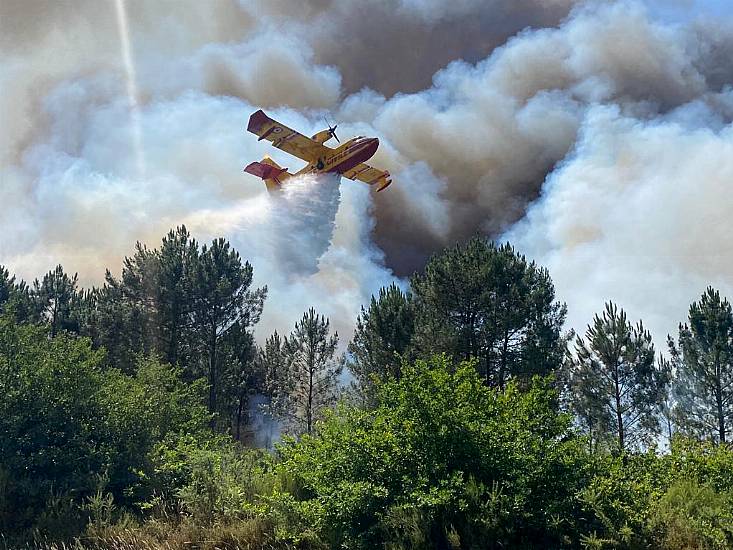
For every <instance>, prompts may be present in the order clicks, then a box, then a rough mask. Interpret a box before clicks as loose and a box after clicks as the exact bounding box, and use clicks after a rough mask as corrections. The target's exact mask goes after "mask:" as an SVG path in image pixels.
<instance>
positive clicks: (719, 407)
mask: <svg viewBox="0 0 733 550" xmlns="http://www.w3.org/2000/svg"><path fill="white" fill-rule="evenodd" d="M715 408H716V413H717V415H718V438H719V440H720V443H725V412H724V410H723V390H722V389H721V387H720V379H718V380H717V383H716V388H715Z"/></svg>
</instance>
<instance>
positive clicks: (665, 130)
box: [0, 0, 733, 337]
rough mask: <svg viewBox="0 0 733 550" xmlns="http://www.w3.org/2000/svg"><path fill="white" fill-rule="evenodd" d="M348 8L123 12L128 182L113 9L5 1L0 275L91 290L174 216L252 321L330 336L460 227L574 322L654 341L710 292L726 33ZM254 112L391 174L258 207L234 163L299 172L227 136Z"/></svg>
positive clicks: (418, 8) (400, 5)
mask: <svg viewBox="0 0 733 550" xmlns="http://www.w3.org/2000/svg"><path fill="white" fill-rule="evenodd" d="M367 4H368V3H363V2H357V1H356V0H353V1H347V2H331V1H328V0H311V1H309V2H306V3H302V2H298V3H297V8H296V7H295V4H294V3H293V2H289V1H285V0H277V1H274V2H269V1H268V2H265V1H264V0H251V1H245V0H242V1H241V2H233V1H232V2H212V3H201V2H184V3H181V2H175V3H174V2H170V3H166V2H160V3H150V2H143V1H139V0H135V1H133V0H128V1H127V2H126V7H127V14H128V20H129V23H130V34H131V36H130V39H131V44H132V49H133V52H132V53H133V58H134V61H135V65H136V66H135V68H136V74H137V87H138V90H139V98H138V101H139V104H140V124H141V133H142V143H143V154H144V158H145V166H146V171H145V173H144V174H142V175H139V174H137V173H136V171H135V168H134V167H135V154H134V152H133V151H132V143H133V140H132V138H131V136H132V130H133V129H132V128H131V124H132V122H131V117H130V109H129V98H128V97H127V92H126V90H127V87H126V84H127V83H126V78H127V75H126V73H125V69H124V66H123V62H122V56H121V53H120V36H119V31H118V22H117V20H116V17H115V9H114V2H109V3H107V2H96V1H94V2H92V1H85V2H75V3H61V2H50V1H49V2H46V1H38V0H34V1H30V2H29V1H27V0H25V1H22V2H21V1H18V0H7V1H5V2H3V3H2V5H0V49H1V50H2V57H0V86H1V87H2V89H3V94H2V95H1V96H0V116H1V117H2V124H3V132H2V133H0V178H1V182H2V185H0V207H1V209H0V230H2V232H3V238H2V240H1V241H0V263H5V264H7V265H8V267H9V268H10V269H11V270H12V271H15V272H17V273H18V274H19V275H22V276H26V277H30V276H34V275H36V274H37V273H42V272H45V271H47V270H48V269H49V268H50V267H51V266H53V265H55V264H57V263H59V262H60V263H62V264H64V266H65V268H66V270H67V271H70V272H73V271H77V270H78V271H79V272H80V275H81V276H82V282H84V283H86V284H90V283H93V282H95V281H98V280H99V279H101V276H102V274H103V270H104V268H105V267H110V268H112V269H113V270H115V268H116V266H119V265H120V260H121V258H122V257H123V256H124V255H125V254H129V253H130V252H131V248H130V243H131V242H132V241H134V240H135V239H140V240H142V241H144V242H147V243H151V244H155V243H157V242H158V240H159V239H160V237H161V236H162V235H163V234H164V233H165V231H167V229H168V228H170V227H173V226H175V225H178V224H180V223H186V224H187V225H188V226H189V228H190V229H191V230H192V231H193V232H194V234H196V235H197V236H199V237H202V238H208V237H209V236H212V235H213V234H219V233H223V234H224V235H225V236H226V237H228V238H229V239H231V240H232V243H233V244H235V246H238V248H239V250H240V252H241V253H242V255H243V256H244V257H245V258H248V259H250V260H251V262H252V264H253V266H254V268H255V277H256V284H262V283H268V284H269V285H270V287H271V293H270V296H271V300H273V301H274V300H277V298H276V297H277V296H278V295H280V296H282V297H283V298H282V301H281V302H280V303H273V302H270V303H268V304H266V306H265V315H264V317H263V320H264V322H263V324H262V325H263V327H265V328H264V329H263V330H267V329H272V328H283V327H289V326H290V325H292V323H293V322H294V321H295V320H296V319H297V318H298V317H299V316H300V314H301V313H302V311H303V310H304V309H307V307H308V306H309V305H316V304H317V305H318V306H319V309H320V310H321V311H322V312H323V313H325V314H327V315H329V316H331V318H332V321H333V322H334V325H335V328H336V329H337V330H338V331H339V332H340V333H341V334H347V333H348V329H349V328H350V323H352V322H353V318H354V317H355V313H356V312H357V311H358V305H359V304H361V303H365V302H366V301H367V299H368V296H369V294H371V293H373V292H375V291H376V290H377V289H378V288H379V286H381V285H382V284H384V283H385V282H388V281H389V280H390V279H391V273H390V271H391V272H393V273H394V274H396V275H397V276H403V275H406V274H408V273H410V272H411V271H412V270H414V269H417V268H419V267H421V266H422V265H423V263H424V261H425V259H426V258H427V257H428V256H429V255H430V254H431V253H432V252H434V251H436V250H437V249H439V248H440V247H442V246H445V245H447V244H451V243H453V242H455V241H457V240H462V239H465V238H467V237H469V236H471V235H473V234H475V233H477V232H479V233H482V234H486V235H489V236H491V237H508V238H510V239H512V241H513V242H514V244H515V245H516V246H517V248H518V249H519V250H520V251H524V252H527V253H528V254H530V255H531V256H532V257H533V258H535V259H537V260H538V261H539V262H540V263H543V264H545V265H547V266H548V267H549V269H550V273H551V274H552V276H553V278H554V280H555V283H556V286H557V289H558V297H559V298H560V299H562V300H565V301H567V302H568V305H569V321H570V324H571V325H572V326H575V327H577V328H582V326H584V325H585V324H586V323H587V322H588V320H589V319H590V316H591V314H592V312H593V311H596V310H598V309H599V307H600V305H601V304H602V303H603V302H604V301H605V300H607V299H612V300H614V301H617V302H618V303H620V304H621V305H622V306H624V307H625V309H627V311H629V314H630V315H631V316H633V317H640V316H641V317H643V318H644V319H645V321H646V322H647V323H648V324H649V326H650V327H651V328H652V329H653V330H654V331H655V335H657V337H660V336H661V335H662V334H663V333H664V332H667V331H671V330H672V329H673V324H674V320H676V319H680V318H682V317H683V316H684V312H683V311H678V309H677V308H678V307H679V304H684V303H686V302H688V301H689V300H691V299H693V298H694V297H695V296H697V295H698V294H699V293H700V291H701V289H702V288H704V287H705V286H706V285H707V284H708V283H712V284H714V285H716V286H719V287H720V288H721V289H722V290H723V291H724V293H727V294H728V295H730V294H731V292H730V291H731V290H733V287H732V286H731V283H730V281H731V280H733V278H732V276H733V260H731V257H732V256H731V250H730V246H731V245H730V242H729V241H730V239H729V238H728V236H729V234H730V221H729V219H728V217H727V215H726V212H729V211H730V207H731V206H733V204H732V203H733V199H731V194H730V192H729V188H728V186H729V182H730V181H731V176H732V175H733V174H730V173H729V172H731V171H732V170H733V168H731V165H730V161H729V159H730V158H733V157H731V154H730V153H731V150H730V149H731V142H732V140H731V129H730V122H731V119H732V118H733V95H732V93H731V92H730V90H729V85H730V84H731V83H732V82H733V62H732V61H731V59H733V56H731V53H733V26H732V25H731V23H730V22H726V21H724V20H717V21H713V20H706V19H704V18H702V19H695V20H693V19H692V13H691V12H690V13H689V15H688V17H686V18H685V19H684V20H682V21H677V22H675V23H671V22H665V21H663V20H662V19H660V18H659V17H658V16H657V14H656V11H654V10H653V9H648V8H646V7H645V6H644V5H643V4H642V2H641V1H632V0H629V1H624V0H622V1H618V2H573V1H571V0H555V1H550V2H547V1H540V0H522V1H520V2H510V1H508V0H506V1H500V0H494V1H490V2H486V1H483V2H481V1H474V0H463V1H460V2H452V3H450V8H451V9H450V10H448V9H446V6H448V4H446V3H445V2H438V1H431V0H399V1H398V0H392V1H386V0H385V1H384V2H380V3H373V4H374V5H372V6H369V8H367V7H366V6H367ZM680 9H682V10H684V8H680ZM258 107H263V108H267V109H268V112H269V113H270V114H271V115H272V116H274V117H276V118H279V119H282V121H283V122H285V123H286V124H289V125H292V126H294V127H297V128H299V129H302V130H303V131H305V132H309V131H314V130H316V129H320V127H321V126H323V120H322V118H323V115H324V114H327V113H328V114H330V116H331V118H333V119H335V120H337V121H339V122H340V123H341V124H340V126H339V134H340V136H341V137H342V138H343V137H350V135H356V134H360V135H377V136H379V137H380V139H381V142H382V145H381V147H380V150H379V152H378V154H377V156H376V157H375V159H374V163H375V164H379V165H380V166H384V167H386V168H388V169H389V170H390V171H391V172H392V173H393V175H394V180H395V184H394V185H393V186H392V187H390V189H389V190H388V191H386V192H385V193H380V194H379V195H376V196H374V195H373V194H370V193H369V192H368V191H367V190H365V189H362V188H360V187H359V186H358V184H356V183H351V182H348V181H344V182H342V185H341V191H340V194H339V193H337V192H336V191H337V190H336V189H335V187H334V186H333V185H332V183H329V182H323V184H321V182H315V181H304V182H299V183H297V185H298V186H304V187H301V188H296V189H294V191H293V192H292V195H291V196H290V198H291V199H293V198H296V197H298V198H301V197H305V196H309V197H310V199H309V200H310V201H311V202H305V203H304V202H302V201H293V202H290V203H288V202H287V200H288V198H287V197H286V198H285V199H283V200H285V201H286V203H285V205H283V204H280V205H278V204H277V203H276V202H273V201H272V200H270V199H268V198H267V196H266V194H265V191H264V186H263V185H261V184H260V182H258V181H256V180H255V179H254V178H251V177H249V176H246V175H243V174H241V169H242V167H243V166H244V165H245V164H246V163H248V162H250V161H251V160H257V159H260V158H262V156H263V155H264V154H272V156H273V157H274V158H275V160H277V161H278V162H279V163H280V164H282V165H283V166H287V167H289V168H291V169H293V170H295V169H298V168H299V167H300V165H301V164H300V163H298V162H297V161H296V160H294V159H291V158H288V157H287V156H282V155H278V154H277V153H278V152H277V151H275V152H273V151H272V150H271V148H270V147H269V146H267V144H264V143H262V142H261V143H257V142H256V140H255V139H254V138H253V136H251V135H248V134H246V133H245V132H244V127H245V125H246V117H247V116H248V115H249V114H250V113H251V112H252V111H254V110H255V109H256V108H258ZM306 188H307V189H310V190H313V191H314V194H313V195H312V196H311V194H310V193H308V192H307V191H306V190H305V189H306ZM298 193H302V195H298ZM85 278H86V279H85ZM268 315H270V316H271V317H268ZM660 333H662V334H660Z"/></svg>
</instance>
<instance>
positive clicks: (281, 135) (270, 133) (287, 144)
mask: <svg viewBox="0 0 733 550" xmlns="http://www.w3.org/2000/svg"><path fill="white" fill-rule="evenodd" d="M247 130H249V131H250V132H252V133H253V134H255V135H257V136H259V140H258V141H260V140H263V139H266V140H268V141H271V142H272V145H273V146H275V147H277V148H278V149H282V150H283V151H285V152H286V153H289V154H291V155H293V156H295V157H298V158H299V159H302V160H305V161H307V162H313V161H315V160H316V159H317V158H318V157H320V156H321V155H323V154H324V153H326V152H327V151H328V150H329V148H328V147H326V146H325V145H323V144H322V143H318V142H317V141H313V140H312V139H310V138H308V137H306V136H304V135H303V134H301V133H299V132H296V131H295V130H292V129H290V128H288V127H287V126H285V125H284V124H280V123H279V122H278V121H276V120H273V119H271V118H270V117H269V116H267V115H266V114H265V113H264V111H262V110H259V111H257V112H256V113H253V114H252V116H250V117H249V124H248V125H247Z"/></svg>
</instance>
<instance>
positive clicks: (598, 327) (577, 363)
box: [569, 302, 669, 453]
mask: <svg viewBox="0 0 733 550" xmlns="http://www.w3.org/2000/svg"><path fill="white" fill-rule="evenodd" d="M571 361H572V364H571V372H570V380H569V387H570V391H571V393H572V396H573V405H574V409H575V411H576V413H578V415H579V417H580V418H581V419H582V420H583V421H584V423H585V425H586V426H587V427H588V428H589V430H593V433H591V436H592V437H595V438H596V440H602V439H603V436H604V434H603V430H606V429H608V430H613V431H612V432H611V433H612V434H613V437H614V439H615V440H616V445H615V446H616V448H617V449H618V450H619V452H622V453H623V452H625V451H628V450H631V449H636V448H639V447H642V446H644V445H646V444H650V443H651V442H652V441H653V439H654V437H655V436H656V435H657V434H658V433H659V413H660V412H661V407H662V404H663V401H664V397H665V395H666V389H667V385H668V383H669V373H668V372H667V371H666V370H663V368H662V367H663V363H659V364H657V363H656V361H655V352H654V344H653V343H652V337H651V334H649V332H648V331H647V330H646V329H645V328H644V326H643V324H642V323H641V321H639V323H638V324H637V325H635V326H633V325H632V324H631V323H630V322H629V321H628V320H627V318H626V313H624V311H623V310H622V309H619V308H618V307H617V306H616V305H614V304H612V303H610V302H609V303H608V304H606V308H605V310H604V312H603V314H602V315H600V316H599V315H596V316H595V317H594V319H593V324H592V325H589V326H588V330H587V331H586V333H585V337H584V338H583V337H578V338H577V341H576V349H575V357H574V358H573V359H572V360H571ZM608 435H610V434H608Z"/></svg>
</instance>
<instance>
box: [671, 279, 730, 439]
mask: <svg viewBox="0 0 733 550" xmlns="http://www.w3.org/2000/svg"><path fill="white" fill-rule="evenodd" d="M688 322H689V324H684V325H683V324H680V327H679V342H678V343H677V344H676V343H675V342H674V340H673V339H672V338H671V337H670V338H669V348H670V353H671V356H672V362H673V364H674V367H675V374H676V375H675V380H674V384H673V391H674V396H675V399H676V401H677V407H676V410H677V415H676V417H677V420H678V427H679V429H680V430H681V431H683V432H686V433H688V434H691V435H695V436H698V437H703V438H710V439H712V440H714V441H718V442H720V443H725V442H727V441H729V439H730V437H729V436H730V432H731V428H732V426H731V422H733V311H732V310H731V304H730V303H729V302H728V300H727V299H722V298H721V296H720V292H718V291H717V290H714V289H713V288H711V287H708V289H707V290H706V291H705V293H704V294H703V295H702V296H701V298H700V301H699V302H693V303H692V305H690V310H689V319H688Z"/></svg>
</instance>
